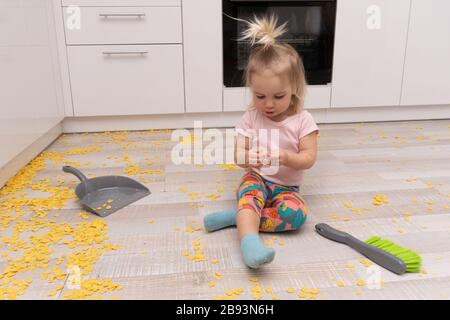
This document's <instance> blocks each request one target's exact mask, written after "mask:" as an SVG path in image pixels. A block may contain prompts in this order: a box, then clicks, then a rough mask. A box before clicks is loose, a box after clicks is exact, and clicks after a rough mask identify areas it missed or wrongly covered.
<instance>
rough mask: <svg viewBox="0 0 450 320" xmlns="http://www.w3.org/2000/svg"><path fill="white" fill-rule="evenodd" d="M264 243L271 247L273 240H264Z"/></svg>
mask: <svg viewBox="0 0 450 320" xmlns="http://www.w3.org/2000/svg"><path fill="white" fill-rule="evenodd" d="M264 245H265V246H266V247H271V246H272V245H273V242H272V241H266V242H264Z"/></svg>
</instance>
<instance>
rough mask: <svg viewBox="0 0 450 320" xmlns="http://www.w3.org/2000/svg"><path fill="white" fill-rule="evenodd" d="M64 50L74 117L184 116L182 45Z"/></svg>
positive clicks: (93, 47)
mask: <svg viewBox="0 0 450 320" xmlns="http://www.w3.org/2000/svg"><path fill="white" fill-rule="evenodd" d="M67 50H68V60H69V71H70V78H71V86H72V96H73V106H74V114H75V116H110V115H137V114H161V113H183V112H184V87H183V73H182V70H183V52H182V45H178V44H177V45H168V44H166V45H132V46H131V45H125V46H117V45H110V46H69V47H68V48H67Z"/></svg>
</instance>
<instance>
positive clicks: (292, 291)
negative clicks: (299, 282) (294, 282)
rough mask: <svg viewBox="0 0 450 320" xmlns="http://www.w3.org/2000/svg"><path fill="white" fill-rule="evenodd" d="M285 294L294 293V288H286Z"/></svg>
mask: <svg viewBox="0 0 450 320" xmlns="http://www.w3.org/2000/svg"><path fill="white" fill-rule="evenodd" d="M286 292H287V293H294V292H295V289H294V288H292V287H291V288H287V290H286Z"/></svg>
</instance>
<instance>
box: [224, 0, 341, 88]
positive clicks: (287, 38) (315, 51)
mask: <svg viewBox="0 0 450 320" xmlns="http://www.w3.org/2000/svg"><path fill="white" fill-rule="evenodd" d="M222 2H223V3H222V4H223V13H224V15H223V65H224V85H225V87H243V86H244V83H243V73H244V68H245V65H246V63H247V60H248V55H249V51H250V44H249V41H238V40H237V39H238V38H240V36H241V34H242V31H243V30H244V28H245V27H246V24H245V23H243V22H240V21H237V20H236V19H232V18H231V17H233V18H237V19H244V20H247V21H249V20H252V19H253V17H254V15H256V16H258V17H259V16H265V15H270V14H275V15H276V16H277V17H278V24H279V25H280V24H282V23H284V22H286V21H287V26H286V29H287V32H286V33H285V34H284V35H283V36H281V37H280V38H279V41H283V42H286V43H289V44H290V45H291V46H292V47H294V48H295V49H296V51H297V52H298V53H299V54H300V56H301V57H302V59H303V64H304V66H305V72H306V80H307V82H308V84H310V85H320V84H328V83H330V82H331V76H332V67H333V46H334V33H335V21H336V0H305V1H303V0H279V1H277V0H272V1H265V0H246V1H245V0H222Z"/></svg>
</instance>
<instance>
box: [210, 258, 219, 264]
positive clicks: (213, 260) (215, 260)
mask: <svg viewBox="0 0 450 320" xmlns="http://www.w3.org/2000/svg"><path fill="white" fill-rule="evenodd" d="M211 263H212V264H218V263H219V260H217V259H212V260H211Z"/></svg>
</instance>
